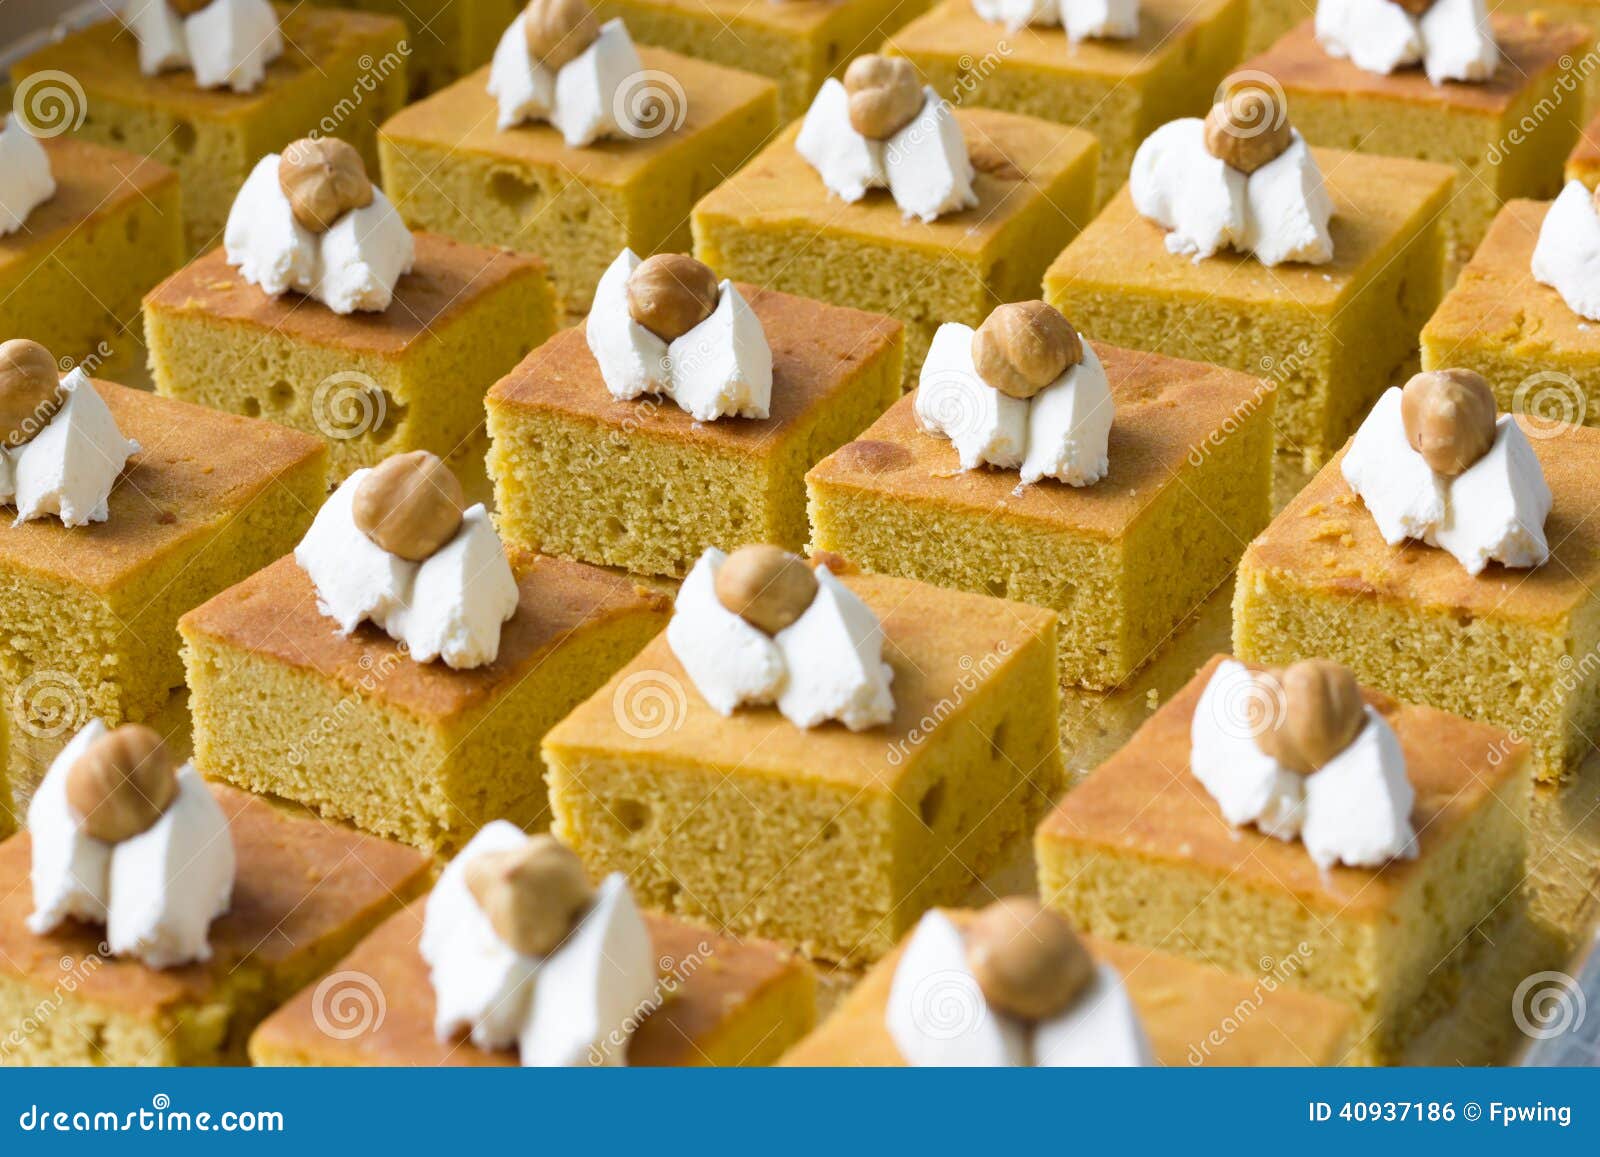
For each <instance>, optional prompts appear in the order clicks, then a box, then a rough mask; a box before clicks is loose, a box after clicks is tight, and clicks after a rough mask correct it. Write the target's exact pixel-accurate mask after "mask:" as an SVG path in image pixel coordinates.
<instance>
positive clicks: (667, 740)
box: [545, 574, 1056, 792]
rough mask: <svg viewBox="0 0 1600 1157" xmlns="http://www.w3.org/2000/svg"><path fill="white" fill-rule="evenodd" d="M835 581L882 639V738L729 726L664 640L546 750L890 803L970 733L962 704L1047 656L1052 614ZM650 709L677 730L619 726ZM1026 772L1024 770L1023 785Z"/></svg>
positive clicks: (881, 581) (958, 595) (761, 711)
mask: <svg viewBox="0 0 1600 1157" xmlns="http://www.w3.org/2000/svg"><path fill="white" fill-rule="evenodd" d="M842 581H843V582H844V583H845V585H846V586H848V587H849V588H850V589H851V590H853V591H854V592H855V593H856V594H858V595H860V596H861V598H862V599H863V600H864V601H865V602H866V604H867V605H868V606H869V607H870V608H871V609H872V611H873V613H874V614H876V615H877V616H878V618H879V620H880V622H881V624H882V627H883V661H884V662H886V663H888V664H889V665H890V667H892V668H893V669H894V681H893V683H892V684H891V688H892V690H893V692H894V705H895V706H894V718H893V719H891V720H890V722H889V723H888V724H887V725H886V726H883V727H874V728H869V729H868V730H865V731H850V730H848V729H847V728H845V727H844V725H843V724H838V723H825V724H823V725H821V726H820V727H813V728H811V729H809V730H806V729H802V728H799V727H796V726H795V725H794V724H792V723H790V722H789V721H788V720H787V719H785V718H784V717H783V716H782V715H780V714H779V713H778V710H777V708H776V707H741V708H740V709H739V710H737V711H735V712H734V713H733V715H731V716H726V717H725V716H723V715H720V714H718V713H717V712H716V711H715V710H714V709H713V708H712V707H711V706H710V705H709V704H707V703H706V701H705V699H703V698H702V697H701V695H700V692H699V691H698V690H696V689H695V685H694V681H693V680H691V679H690V678H689V676H688V674H687V672H685V671H684V669H683V666H682V664H680V663H679V662H678V659H677V656H676V655H674V654H673V653H672V648H671V647H670V646H668V644H667V640H666V636H665V635H658V636H657V637H656V638H655V639H654V640H652V641H651V642H650V644H649V645H648V646H646V647H645V649H644V650H643V651H641V652H640V653H639V655H638V657H636V658H635V659H634V661H633V662H632V663H630V664H628V666H626V667H624V668H623V669H622V670H621V671H619V672H617V674H616V675H615V676H613V677H612V679H611V681H610V682H609V683H607V684H606V686H604V687H602V688H601V689H600V690H599V691H597V692H595V693H594V695H593V696H591V697H590V698H589V699H588V700H587V701H586V702H584V703H581V704H579V705H578V706H577V707H576V708H575V709H574V710H573V712H572V714H570V715H568V716H567V717H566V719H564V720H562V721H561V722H560V723H558V724H556V726H555V727H554V728H553V729H552V730H551V731H550V733H549V735H547V736H546V737H545V744H546V746H547V747H550V748H556V749H561V750H564V751H570V752H579V753H587V752H595V753H606V754H616V755H619V756H621V757H622V758H635V759H639V760H641V761H643V762H644V763H645V764H647V765H670V766H685V765H687V766H693V767H696V768H703V769H707V770H711V771H725V772H728V773H732V772H733V771H734V770H735V769H737V771H738V773H739V774H741V775H772V776H778V777H782V778H783V779H784V780H785V781H787V782H790V783H798V782H802V781H804V780H807V779H809V780H812V781H814V782H816V783H819V784H844V785H847V786H851V787H858V788H860V789H862V790H863V791H873V792H893V791H895V790H896V788H897V785H898V784H899V783H900V782H901V781H902V780H903V779H904V778H905V776H906V773H907V771H908V770H909V769H911V768H914V767H916V766H917V765H918V762H919V760H920V758H921V755H922V753H923V752H925V751H927V750H928V749H929V748H933V747H937V745H938V730H939V728H941V727H966V726H968V724H967V723H966V722H964V720H965V718H966V716H965V714H964V713H963V711H962V705H963V704H964V703H970V702H972V701H973V700H975V699H977V698H978V697H979V696H980V695H983V694H987V693H988V688H989V687H990V686H991V685H992V684H995V683H997V682H999V681H1001V680H1007V679H1012V678H1013V675H1014V671H1015V668H1016V667H1017V666H1018V665H1019V664H1021V663H1022V662H1024V661H1025V660H1026V658H1027V657H1029V655H1030V652H1031V653H1034V654H1036V653H1037V651H1036V650H1035V649H1036V648H1046V649H1048V650H1049V652H1050V653H1051V654H1052V655H1053V654H1054V653H1055V622H1056V616H1055V613H1054V612H1053V611H1049V610H1045V609H1043V608H1041V607H1033V606H1028V605H1026V604H1024V603H1014V602H1008V601H1006V600H1004V599H994V598H988V597H986V596H984V595H974V594H968V593H966V592H963V591H953V590H945V589H943V588H940V587H935V586H929V585H927V584H925V583H920V582H914V581H912V580H910V579H902V578H889V577H886V576H883V575H866V574H860V575H847V576H844V577H843V580H842ZM1050 669H1051V670H1052V671H1054V669H1055V668H1054V664H1053V662H1052V664H1051V668H1050ZM1035 691H1037V692H1039V693H1041V694H1046V693H1050V694H1052V696H1053V689H1052V688H1049V687H1046V688H1036V687H1023V686H1018V685H1016V684H1015V683H1013V684H1012V685H1010V686H1009V687H1008V691H1007V693H1010V694H1024V693H1028V694H1032V693H1034V692H1035ZM651 697H655V698H656V699H657V700H664V701H666V702H668V704H669V708H668V709H669V710H670V712H671V718H672V720H673V722H674V726H672V727H671V728H670V729H669V730H667V731H665V732H661V729H660V728H659V727H649V728H645V727H640V726H631V727H630V726H627V723H628V720H629V718H630V712H632V711H634V710H635V708H634V706H633V705H634V703H635V702H638V703H639V704H641V705H642V704H643V703H644V702H646V701H647V700H648V699H650V698H651ZM1039 708H1040V710H1046V711H1052V712H1053V711H1054V709H1055V707H1054V701H1053V697H1052V698H1051V700H1050V701H1049V702H1046V701H1045V700H1043V699H1041V701H1040V704H1039ZM1033 770H1034V769H1033V768H1021V769H1019V774H1026V773H1028V772H1032V771H1033Z"/></svg>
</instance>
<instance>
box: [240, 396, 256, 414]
mask: <svg viewBox="0 0 1600 1157" xmlns="http://www.w3.org/2000/svg"><path fill="white" fill-rule="evenodd" d="M241 409H243V410H244V416H245V417H247V418H259V417H261V399H260V398H252V397H246V398H245V400H244V404H243V406H242V407H241Z"/></svg>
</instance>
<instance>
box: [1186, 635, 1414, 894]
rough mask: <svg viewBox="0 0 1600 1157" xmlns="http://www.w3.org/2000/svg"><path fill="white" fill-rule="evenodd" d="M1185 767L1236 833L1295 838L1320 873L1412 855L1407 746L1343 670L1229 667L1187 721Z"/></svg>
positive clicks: (1312, 662) (1317, 663)
mask: <svg viewBox="0 0 1600 1157" xmlns="http://www.w3.org/2000/svg"><path fill="white" fill-rule="evenodd" d="M1189 768H1190V770H1191V771H1192V772H1193V773H1194V777H1195V778H1196V779H1197V780H1199V781H1200V784H1201V786H1202V787H1204V788H1205V789H1206V791H1207V792H1208V793H1209V794H1210V796H1211V798H1212V799H1213V800H1215V801H1216V803H1217V807H1218V809H1219V810H1221V812H1222V816H1223V818H1224V819H1226V820H1227V821H1228V822H1229V823H1230V824H1234V825H1236V826H1239V827H1243V826H1245V825H1247V824H1253V825H1255V827H1256V828H1257V829H1258V830H1259V831H1261V832H1262V833H1263V834H1265V835H1269V836H1272V837H1274V838H1275V839H1280V840H1284V841H1290V840H1294V839H1299V840H1300V842H1301V843H1302V844H1304V845H1305V849H1306V852H1307V853H1308V854H1309V855H1310V856H1311V858H1312V860H1313V861H1315V862H1316V864H1317V866H1318V867H1321V868H1329V867H1332V866H1333V865H1335V864H1345V865H1348V866H1350V867H1356V868H1376V867H1381V866H1382V865H1384V864H1386V863H1388V862H1389V861H1390V860H1395V859H1414V858H1415V857H1416V854H1417V845H1416V832H1415V831H1414V830H1413V828H1412V826H1411V809H1412V806H1413V804H1414V803H1415V802H1416V793H1415V791H1414V790H1413V789H1412V787H1411V782H1410V780H1408V779H1407V778H1406V763H1405V755H1404V753H1403V752H1402V751H1401V749H1400V740H1399V739H1398V738H1397V737H1396V736H1395V733H1394V729H1393V728H1391V727H1390V726H1389V724H1388V723H1387V722H1386V721H1385V720H1384V718H1383V716H1382V715H1380V714H1379V713H1378V712H1376V711H1374V710H1373V709H1372V708H1371V707H1368V706H1367V705H1366V704H1365V703H1364V702H1363V701H1362V699H1361V692H1360V690H1359V689H1358V688H1357V686H1356V681H1355V677H1354V676H1352V675H1351V674H1350V672H1349V671H1347V670H1346V669H1345V668H1343V667H1341V666H1339V665H1338V664H1337V663H1331V662H1328V661H1327V660H1323V659H1308V660H1305V661H1303V662H1299V663H1295V664H1293V665H1292V666H1290V667H1288V668H1287V669H1285V670H1282V671H1266V672H1262V673H1261V674H1255V673H1252V672H1251V671H1250V670H1249V669H1248V668H1247V667H1245V666H1244V664H1242V663H1238V662H1235V661H1234V660H1232V659H1229V660H1226V661H1224V662H1223V663H1222V664H1221V665H1219V666H1218V667H1217V670H1216V672H1215V673H1214V674H1213V675H1212V677H1211V681H1210V682H1209V683H1207V684H1206V687H1205V690H1204V691H1203V692H1202V693H1201V695H1200V702H1199V704H1198V705H1197V706H1196V708H1195V712H1194V718H1193V720H1192V721H1191V723H1190V750H1189Z"/></svg>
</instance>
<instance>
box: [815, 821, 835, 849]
mask: <svg viewBox="0 0 1600 1157" xmlns="http://www.w3.org/2000/svg"><path fill="white" fill-rule="evenodd" d="M817 836H818V838H819V839H820V840H822V842H823V843H825V844H826V843H828V842H830V841H832V840H836V839H838V838H839V825H838V824H836V823H834V822H833V821H832V820H829V821H828V822H827V823H825V824H823V825H822V831H820V832H819V833H817Z"/></svg>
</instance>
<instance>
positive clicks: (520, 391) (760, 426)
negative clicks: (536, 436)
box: [489, 284, 904, 455]
mask: <svg viewBox="0 0 1600 1157" xmlns="http://www.w3.org/2000/svg"><path fill="white" fill-rule="evenodd" d="M739 292H740V293H741V294H743V295H744V299H745V301H747V302H748V303H749V305H750V308H751V309H752V310H753V311H754V312H755V315H756V317H757V318H759V319H760V321H761V326H762V329H763V330H765V332H766V336H767V344H768V345H769V346H771V347H772V406H771V411H770V416H769V417H767V418H764V419H763V418H736V417H727V418H718V419H717V420H716V421H714V422H699V421H696V420H695V419H694V418H693V417H692V416H691V415H690V414H688V413H687V412H685V411H684V410H682V409H680V408H679V407H677V406H675V405H673V404H672V403H671V401H670V400H668V399H665V398H655V399H651V398H649V397H643V398H633V399H630V400H628V401H625V402H620V401H618V400H617V399H616V398H614V397H612V396H611V394H610V393H608V392H607V391H606V386H605V380H604V379H603V378H602V377H601V376H600V366H599V364H598V363H597V362H596V361H595V359H594V354H592V353H591V352H589V343H588V341H587V340H586V339H585V337H584V331H583V327H582V326H581V325H579V326H575V327H574V328H572V329H567V330H563V331H562V332H561V333H558V334H556V335H555V336H554V337H552V338H551V339H550V340H549V341H547V342H545V343H544V345H542V346H540V347H539V348H538V349H536V350H534V351H533V352H532V353H531V354H529V355H528V356H527V357H525V358H524V359H522V362H521V363H520V364H519V365H518V366H517V367H516V368H515V369H514V370H512V371H511V372H510V373H509V374H507V375H506V376H505V377H503V378H501V379H500V381H499V382H497V383H496V384H495V386H494V388H493V389H491V390H490V391H489V405H490V406H491V407H507V408H510V407H516V408H518V409H522V410H545V411H551V412H556V413H560V414H565V415H575V416H578V417H583V418H588V419H590V420H592V421H593V422H595V423H596V424H598V425H600V426H605V427H609V428H612V429H627V430H631V431H637V432H639V433H641V434H644V435H646V436H649V437H654V438H676V439H679V440H682V441H685V442H691V443H694V444H695V445H700V446H716V447H718V448H719V449H726V450H734V451H744V452H748V453H750V454H752V455H756V454H759V453H761V452H762V450H763V448H769V450H770V449H775V448H776V447H777V445H778V439H779V438H780V437H781V436H782V434H783V432H784V430H785V429H786V428H787V427H788V426H790V425H791V424H793V423H794V422H796V421H798V420H800V419H802V418H805V417H808V416H810V415H812V414H813V413H814V412H815V411H816V409H817V408H818V407H821V406H826V405H829V404H830V403H831V402H832V400H833V399H835V398H838V397H839V396H840V394H842V393H844V392H846V391H847V390H848V388H849V387H850V386H851V385H852V384H853V382H854V379H855V377H856V375H857V374H858V373H860V371H861V369H862V367H864V366H866V365H869V364H871V363H872V362H873V361H875V360H876V359H878V358H881V357H883V356H884V355H885V354H886V353H887V351H888V350H889V349H890V347H892V346H893V345H895V344H896V343H897V342H899V341H901V340H902V338H901V331H902V329H903V328H904V327H902V326H901V324H900V323H899V322H898V321H895V320H893V319H892V318H887V317H883V316H882V315H880V314H876V313H864V312H862V311H861V310H858V309H845V308H843V307H841V306H837V305H825V304H823V303H822V302H820V301H812V300H811V299H809V298H805V297H795V296H793V295H791V294H787V293H779V292H777V291H776V290H771V289H760V288H758V287H756V286H753V285H744V284H741V285H739Z"/></svg>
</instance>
